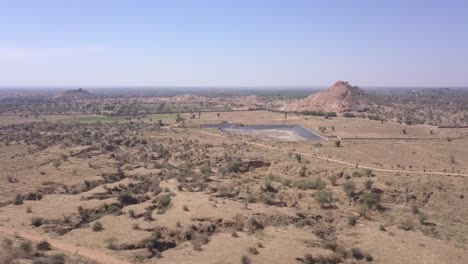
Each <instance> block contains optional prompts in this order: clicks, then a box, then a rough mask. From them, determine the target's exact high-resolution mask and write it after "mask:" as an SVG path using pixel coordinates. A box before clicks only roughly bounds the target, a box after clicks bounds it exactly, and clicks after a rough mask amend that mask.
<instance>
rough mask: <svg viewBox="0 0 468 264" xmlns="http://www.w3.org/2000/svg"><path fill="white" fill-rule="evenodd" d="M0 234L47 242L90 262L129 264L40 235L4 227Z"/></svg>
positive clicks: (89, 249) (96, 251)
mask: <svg viewBox="0 0 468 264" xmlns="http://www.w3.org/2000/svg"><path fill="white" fill-rule="evenodd" d="M0 233H4V234H7V235H11V236H18V237H21V238H23V239H27V240H31V241H33V242H39V241H42V240H47V242H49V243H50V245H51V246H52V247H53V248H54V249H57V250H60V251H64V252H66V253H69V254H74V255H78V256H81V257H84V258H87V259H90V260H94V261H96V262H98V263H101V264H129V262H126V261H123V260H120V259H117V258H114V257H112V256H109V255H107V254H106V253H104V252H101V251H98V250H95V249H91V248H87V247H83V246H78V245H75V244H73V243H70V242H66V241H61V240H57V239H53V238H50V237H47V236H45V235H42V234H33V233H30V232H27V231H25V230H18V229H14V228H10V227H5V226H0Z"/></svg>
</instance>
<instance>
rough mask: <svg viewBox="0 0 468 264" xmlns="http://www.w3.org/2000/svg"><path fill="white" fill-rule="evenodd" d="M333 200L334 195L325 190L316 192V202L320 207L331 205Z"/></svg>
mask: <svg viewBox="0 0 468 264" xmlns="http://www.w3.org/2000/svg"><path fill="white" fill-rule="evenodd" d="M332 198H333V193H332V192H328V191H325V190H320V191H316V192H315V200H317V202H319V204H320V205H323V204H326V203H331V202H332Z"/></svg>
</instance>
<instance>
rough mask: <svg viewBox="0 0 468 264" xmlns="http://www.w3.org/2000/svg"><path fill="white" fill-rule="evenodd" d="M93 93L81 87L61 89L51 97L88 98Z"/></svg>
mask: <svg viewBox="0 0 468 264" xmlns="http://www.w3.org/2000/svg"><path fill="white" fill-rule="evenodd" d="M92 97H93V94H92V93H90V92H88V91H86V90H84V89H82V88H79V89H76V90H68V91H63V92H60V93H59V94H57V95H56V96H54V97H53V99H88V98H92Z"/></svg>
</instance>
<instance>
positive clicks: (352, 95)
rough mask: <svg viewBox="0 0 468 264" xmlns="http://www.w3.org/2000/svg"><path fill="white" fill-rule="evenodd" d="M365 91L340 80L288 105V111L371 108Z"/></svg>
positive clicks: (339, 111)
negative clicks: (323, 89)
mask: <svg viewBox="0 0 468 264" xmlns="http://www.w3.org/2000/svg"><path fill="white" fill-rule="evenodd" d="M370 105H371V103H370V102H369V101H368V99H367V98H366V97H365V95H364V92H363V91H362V90H361V89H359V88H358V87H353V86H351V85H350V84H349V83H348V82H343V81H338V82H336V83H335V84H334V85H333V86H331V87H330V88H329V89H328V90H326V91H323V92H320V93H316V94H312V95H310V96H308V97H306V98H304V99H302V100H299V101H297V102H295V103H292V104H290V105H288V106H286V109H285V110H286V111H299V112H302V111H322V112H335V113H341V112H346V111H359V110H364V109H366V108H369V107H370Z"/></svg>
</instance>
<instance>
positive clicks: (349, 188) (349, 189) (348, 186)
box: [343, 181, 356, 197]
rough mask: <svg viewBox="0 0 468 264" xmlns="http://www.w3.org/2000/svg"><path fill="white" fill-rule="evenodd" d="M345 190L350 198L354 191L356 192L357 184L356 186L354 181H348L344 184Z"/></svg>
mask: <svg viewBox="0 0 468 264" xmlns="http://www.w3.org/2000/svg"><path fill="white" fill-rule="evenodd" d="M343 190H344V191H345V193H346V195H348V197H351V196H352V195H353V193H354V191H356V184H354V182H353V181H347V182H345V183H344V184H343Z"/></svg>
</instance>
